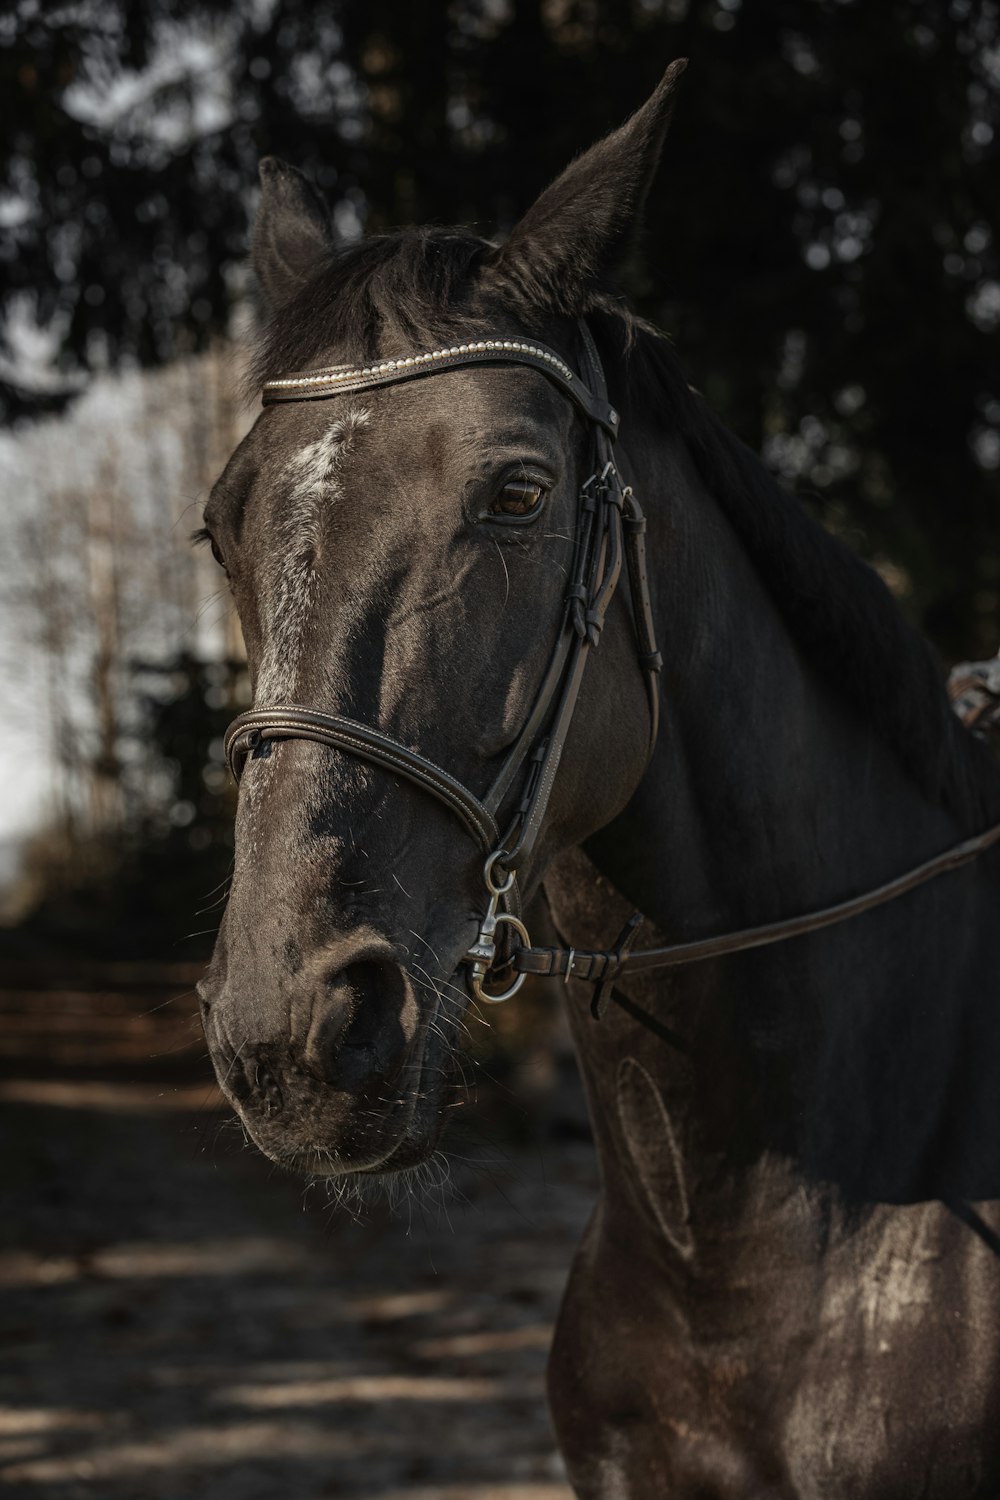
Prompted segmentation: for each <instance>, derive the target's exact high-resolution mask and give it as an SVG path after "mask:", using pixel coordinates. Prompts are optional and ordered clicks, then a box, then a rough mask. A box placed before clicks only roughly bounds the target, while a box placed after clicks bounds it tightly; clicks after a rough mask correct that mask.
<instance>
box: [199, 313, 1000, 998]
mask: <svg viewBox="0 0 1000 1500" xmlns="http://www.w3.org/2000/svg"><path fill="white" fill-rule="evenodd" d="M578 328H579V333H580V339H581V343H582V347H583V354H584V366H585V369H586V374H587V380H586V381H584V380H582V379H581V378H580V376H579V375H578V374H577V373H576V372H575V371H574V370H573V369H572V368H571V367H570V365H569V364H568V363H567V362H566V361H565V360H564V359H563V358H562V356H561V355H559V354H556V353H555V352H554V351H553V350H551V349H548V348H546V346H545V345H544V344H540V343H538V342H537V341H535V340H530V341H529V340H523V339H483V340H479V341H473V342H469V343H465V344H458V345H454V346H452V347H449V348H444V349H438V350H434V351H432V352H430V353H424V354H415V355H411V356H407V357H404V358H402V359H396V360H385V361H383V362H381V363H376V364H373V365H370V366H364V367H361V368H351V367H349V366H344V365H338V366H330V367H328V368H326V369H320V370H309V371H303V372H300V373H298V374H293V375H289V376H286V377H284V378H283V379H281V380H272V381H269V382H268V383H267V384H266V385H265V387H264V390H263V401H264V404H265V405H271V404H274V403H277V402H283V401H314V400H320V399H324V398H328V397H331V396H336V395H341V394H346V393H348V392H356V391H362V390H368V389H371V388H376V387H382V386H388V385H397V384H400V383H401V382H403V381H409V380H415V379H419V378H421V377H422V376H425V375H431V374H436V373H438V372H440V371H444V370H452V369H459V368H466V367H469V366H474V365H481V364H485V365H498V364H512V365H520V366H528V367H529V368H532V369H536V370H538V371H540V373H541V374H543V375H545V376H546V377H547V378H548V379H549V380H550V381H551V382H552V383H553V384H554V385H555V386H556V387H557V388H558V389H559V390H560V391H561V392H562V393H563V394H564V395H565V396H567V397H568V399H569V400H570V401H572V402H573V404H574V405H575V406H576V407H577V409H578V410H579V411H580V412H581V414H582V415H583V417H584V418H585V419H586V421H587V422H588V423H589V424H590V427H591V430H592V433H593V453H594V459H593V473H592V474H591V475H590V478H589V479H587V480H586V481H585V482H584V484H583V485H582V487H581V490H580V496H579V504H578V514H577V527H576V537H575V545H574V554H573V563H572V568H571V572H570V583H569V587H568V589H567V592H566V596H565V601H564V606H563V618H562V624H561V628H560V632H559V637H558V640H557V643H556V647H555V650H554V652H553V655H552V658H551V661H550V663H549V667H548V670H547V671H546V674H545V677H544V679H543V681H542V683H541V685H540V687H539V690H538V694H537V696H536V699H535V702H534V705H533V707H532V709H531V712H530V713H529V715H528V718H527V720H526V721H525V724H524V726H523V728H522V730H521V733H520V734H519V735H518V738H517V740H516V742H515V744H514V745H513V747H512V748H511V750H510V751H509V753H508V755H507V758H506V760H505V761H504V764H503V766H502V767H501V769H500V771H499V773H498V775H497V777H496V779H495V780H494V782H493V785H492V786H491V787H490V789H489V791H488V792H487V793H486V795H485V796H484V797H483V798H482V799H480V798H478V797H476V796H475V794H474V793H472V792H470V791H469V790H468V788H467V787H465V786H463V784H462V783H461V782H460V781H459V780H458V779H457V778H456V777H454V776H452V775H451V774H450V772H448V771H446V770H444V769H443V768H442V767H440V766H438V765H436V764H435V763H434V762H433V761H431V760H429V759H428V758H427V757H426V756H423V755H421V754H420V753H419V751H416V750H414V749H412V748H410V747H408V746H406V745H403V744H401V743H400V742H399V741H398V740H395V739H393V738H392V736H391V735H388V734H385V733H384V732H383V731H382V730H380V729H373V728H371V727H370V726H368V725H366V724H359V723H357V722H356V721H355V720H353V719H347V718H344V717H342V716H340V715H336V714H327V713H323V712H321V711H319V710H317V709H308V708H301V707H298V706H296V705H276V706H274V707H271V708H260V709H251V710H250V711H249V712H247V713H244V714H240V715H239V716H238V717H237V718H236V719H234V720H233V722H232V723H231V724H230V726H229V728H228V730H227V731H226V738H225V750H226V758H227V760H228V763H229V765H230V768H231V770H232V772H233V775H234V776H235V777H236V779H237V780H239V778H240V775H241V774H242V771H243V767H244V765H245V764H246V760H247V758H248V756H250V755H252V754H253V753H254V752H255V751H257V750H258V748H259V747H260V746H261V745H262V744H263V743H264V742H265V741H271V740H287V739H306V740H312V741H314V742H316V743H318V744H323V745H328V746H330V747H331V748H333V749H336V750H341V751H345V752H346V753H348V754H351V755H354V756H357V757H358V758H360V759H362V760H366V761H368V762H370V763H371V764H373V765H376V766H379V767H381V768H382V769H383V770H386V771H389V772H390V773H392V774H393V775H397V776H402V777H404V778H405V779H407V780H409V781H411V782H412V783H414V785H416V786H418V787H420V788H421V789H422V790H423V791H425V792H427V793H429V794H430V795H431V796H433V797H436V798H437V800H438V801H440V802H441V803H443V804H444V806H446V807H447V808H448V809H449V810H450V811H451V812H452V813H453V814H454V815H455V816H456V817H457V818H458V819H459V821H460V822H461V823H462V824H463V826H464V827H465V829H466V830H467V832H468V833H469V834H470V835H471V836H472V837H473V838H474V839H475V840H476V842H477V843H478V844H479V846H480V849H481V850H482V851H483V852H484V853H485V854H486V861H485V865H484V868H483V878H484V882H485V885H486V890H487V893H488V903H487V910H486V912H485V913H484V916H483V918H482V921H481V924H480V931H479V936H478V938H477V940H476V942H475V943H474V944H473V945H472V947H471V948H470V949H469V951H468V953H467V954H466V955H465V959H464V962H466V963H467V964H468V965H469V966H470V973H469V982H470V988H471V989H472V992H473V994H474V995H476V996H477V998H479V999H482V1000H487V1001H490V1002H491V1003H495V1002H498V1001H501V1000H507V999H509V998H510V996H511V995H513V994H515V993H516V992H517V990H518V989H520V987H521V985H522V984H523V983H524V981H525V979H526V978H527V976H528V975H529V974H535V975H540V976H549V977H552V976H561V977H562V979H563V980H564V982H565V981H567V980H569V979H581V980H585V981H587V982H589V983H591V984H593V985H594V986H595V990H594V995H593V1000H592V1003H591V1011H592V1013H593V1014H594V1016H600V1014H601V1008H602V1005H603V1002H604V999H605V998H606V997H610V998H611V999H613V1000H618V999H619V997H618V996H616V994H615V991H614V988H613V986H614V984H615V983H616V982H617V981H618V980H619V979H620V978H621V977H622V976H623V975H626V974H629V973H641V972H646V971H649V970H653V969H667V968H676V967H679V966H680V965H683V964H692V963H699V962H702V961H704V960H705V959H710V958H719V957H722V956H724V955H726V954H731V953H743V952H746V951H748V950H749V949H752V948H761V947H765V946H767V945H769V944H771V943H779V942H783V941H785V940H786V939H788V938H793V937H798V936H801V935H803V934H805V933H810V932H818V931H821V930H822V929H823V928H826V927H832V926H834V925H835V924H837V923H840V922H846V921H848V920H849V919H850V918H851V917H856V916H860V915H861V914H862V913H863V912H866V911H870V910H872V909H873V908H874V907H877V906H882V905H884V904H885V903H886V902H888V901H894V900H895V899H896V898H897V897H899V896H902V895H905V894H906V892H908V891H911V890H914V889H915V888H916V887H917V886H920V885H923V884H924V883H925V882H926V881H928V880H933V879H935V878H936V877H937V876H939V875H943V874H946V873H948V872H949V871H952V870H958V869H960V868H962V867H963V866H964V865H966V864H969V863H970V862H971V861H972V860H974V859H976V858H977V857H978V856H979V855H980V854H983V853H985V852H986V851H987V850H988V849H991V848H993V847H994V846H995V845H996V844H998V843H1000V824H997V825H995V826H994V827H992V828H989V829H987V830H986V831H985V832H984V833H981V834H979V835H978V836H977V837H975V838H970V839H966V840H965V841H964V842H963V843H960V844H957V845H955V846H954V847H953V848H951V849H948V850H946V851H945V852H944V853H942V854H939V855H937V856H936V857H935V858H933V859H930V860H927V861H926V862H925V863H923V864H921V865H918V866H916V867H915V868H914V869H912V870H910V871H908V872H907V873H906V874H904V875H901V876H899V877H897V878H896V879H894V880H890V881H888V882H887V883H885V884H884V885H880V886H878V887H876V888H875V889H873V890H870V891H868V892H866V893H864V894H863V895H860V896H854V897H852V898H850V899H849V900H846V901H839V902H837V903H835V904H834V905H832V906H826V907H822V908H821V909H819V910H817V911H812V912H806V913H803V914H802V915H799V916H796V917H790V918H787V919H785V920H783V921H780V922H768V923H765V924H763V925H761V926H758V927H750V928H745V929H743V930H741V931H737V932H728V933H722V934H720V935H718V936H716V937H710V938H703V939H699V940H697V941H694V942H683V943H672V944H670V945H668V946H666V947H662V948H647V949H642V950H639V951H633V949H632V944H633V942H634V941H635V938H636V936H637V934H638V931H639V928H640V927H641V925H642V923H643V921H644V920H645V919H644V917H643V915H642V913H641V912H635V913H634V914H633V915H632V916H631V917H630V918H629V920H628V922H627V923H626V925H625V927H624V929H623V931H622V932H621V934H620V935H619V938H618V940H617V942H616V944H615V946H614V947H613V948H612V949H609V950H607V951H593V950H584V949H576V948H537V947H533V946H532V944H531V940H530V938H529V936H528V933H527V931H526V929H525V927H524V924H523V922H522V921H521V920H520V915H519V898H518V892H517V885H516V871H517V869H518V868H519V867H523V865H524V863H525V861H526V860H527V859H528V858H529V857H530V855H531V853H532V852H533V850H534V848H535V845H536V843H537V840H538V837H539V834H540V832H541V829H542V826H543V823H544V818H545V813H546V810H547V807H548V802H549V797H550V794H551V791H552V787H553V784H554V782H555V778H556V774H557V772H558V769H559V763H560V760H561V758H562V752H563V748H564V746H565V743H566V738H567V736H568V733H569V729H570V725H571V723H572V719H573V712H574V710H575V708H576V703H577V699H578V696H579V692H580V686H581V683H582V679H583V672H584V668H585V666H586V663H587V659H588V657H589V655H590V652H591V651H592V650H594V649H595V648H596V646H597V645H598V644H599V642H600V638H601V632H602V630H603V628H604V622H605V618H606V615H607V611H608V608H609V606H610V604H611V600H612V598H613V596H614V593H615V590H616V588H617V585H618V581H619V578H620V575H621V571H622V566H623V563H624V565H625V567H626V569H627V572H628V578H629V589H630V593H631V600H632V615H633V622H634V627H635V634H636V642H637V646H638V660H639V666H640V668H641V669H642V671H643V674H644V677H645V681H646V689H647V696H648V703H649V729H650V732H649V757H650V758H651V757H652V753H653V749H654V747H655V744H656V738H657V732H658V726H659V691H658V681H657V677H658V673H659V672H660V670H661V667H662V664H663V663H662V657H661V655H660V652H659V651H658V649H657V645H656V635H655V628H654V623H653V611H652V604H651V600H650V594H649V581H648V574H647V568H646V556H645V530H646V522H645V518H644V517H643V514H642V510H641V508H640V506H639V503H638V501H637V500H636V498H635V496H634V495H633V493H632V490H631V487H629V486H623V485H622V483H621V480H620V477H619V475H618V472H617V470H616V468H615V465H614V461H613V456H612V455H613V444H614V441H615V438H616V437H617V435H618V429H619V416H618V413H617V411H616V410H615V409H614V407H613V406H612V405H611V404H610V402H609V401H608V395H607V388H606V384H605V379H604V370H603V367H602V364H601V360H600V356H599V354H598V351H597V348H596V346H595V344H594V341H593V337H592V335H591V333H590V329H589V328H588V327H587V325H586V323H585V322H584V321H583V320H581V321H580V323H579V324H578ZM519 776H521V777H522V794H521V797H520V799H519V801H518V803H517V805H516V807H515V808H514V809H513V812H512V814H511V820H510V822H509V824H508V825H507V827H506V830H505V832H504V833H503V836H502V837H501V834H500V825H499V824H498V822H497V817H498V815H499V811H500V808H501V806H502V804H503V803H504V801H505V799H506V798H507V796H508V794H509V793H510V791H511V789H512V787H513V786H514V784H515V782H516V781H517V778H518V777H519ZM503 925H507V926H509V927H510V928H511V929H512V931H513V933H515V934H516V936H517V938H518V939H519V943H520V945H519V946H516V947H514V948H513V949H512V950H511V951H508V953H507V956H506V957H505V958H504V959H502V960H500V959H499V954H498V947H497V930H498V928H500V927H502V926H503ZM500 972H507V973H509V974H513V975H515V976H516V977H514V978H513V981H512V982H511V983H510V984H509V986H508V987H507V988H506V989H505V990H503V992H502V993H499V994H497V993H490V992H489V991H488V990H487V989H486V988H485V987H484V984H485V981H486V979H487V978H488V977H489V976H491V975H492V976H494V977H495V976H496V975H497V974H498V973H500ZM620 1003H623V1004H624V1001H622V1002H620ZM626 1008H627V1007H626Z"/></svg>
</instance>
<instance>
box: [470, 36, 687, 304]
mask: <svg viewBox="0 0 1000 1500" xmlns="http://www.w3.org/2000/svg"><path fill="white" fill-rule="evenodd" d="M686 67H687V59H686V58H680V59H679V60H678V61H677V62H673V63H671V64H670V67H669V68H668V69H667V71H666V73H665V74H664V75H663V77H662V79H661V80H660V82H659V84H658V85H657V87H656V89H655V90H654V92H653V93H652V94H651V95H650V97H649V98H648V99H647V100H646V103H645V104H644V105H643V106H642V108H641V109H638V110H637V111H636V112H635V114H634V115H632V117H631V118H630V119H628V120H626V121H625V124H624V125H621V126H619V128H618V129H617V130H613V131H612V132H611V134H610V135H607V136H605V137H604V139H603V140H601V141H598V142H597V144H596V145H595V146H591V148H590V150H589V151H585V152H584V153H583V155H582V156H578V157H577V158H576V160H575V161H574V162H571V163H570V165H569V166H568V167H567V168H566V170H565V171H564V172H563V173H562V174H561V176H559V177H557V178H556V180H555V182H553V183H552V184H551V186H549V187H547V188H546V189H545V191H544V192H543V193H542V194H541V196H540V197H539V198H537V199H536V200H535V202H534V204H533V205H532V207H531V208H529V209H528V212H527V213H526V214H525V215H524V217H523V219H521V220H520V222H519V223H518V224H517V225H516V226H515V227H514V229H513V231H512V233H511V235H510V238H509V239H508V240H507V242H506V244H504V245H502V246H501V247H500V249H499V250H498V251H496V252H495V253H494V255H493V257H492V266H493V268H494V272H495V274H497V275H498V276H499V277H500V278H501V279H503V280H506V281H507V282H509V283H512V284H513V285H514V286H515V287H516V288H517V290H518V291H519V292H520V293H521V294H522V295H523V296H525V297H526V298H527V299H528V301H529V302H530V303H532V304H534V305H541V306H544V307H546V308H549V309H552V310H553V311H558V312H564V313H569V314H570V315H571V316H574V317H575V316H577V315H578V314H579V313H581V312H584V311H585V310H586V307H587V304H588V301H589V296H590V294H591V293H592V292H593V291H594V290H596V288H597V287H598V286H599V285H600V284H601V282H603V281H604V280H605V279H606V278H607V277H608V276H609V274H610V273H611V271H613V270H614V268H615V265H616V263H617V262H618V261H619V260H620V259H621V258H622V256H623V254H624V253H625V251H626V250H627V248H628V244H629V241H630V240H631V238H632V236H633V234H634V233H635V231H636V230H637V228H638V226H639V222H640V220H641V216H642V206H643V203H644V201H645V197H646V193H647V192H648V191H649V185H650V183H651V182H652V180H653V175H654V173H655V171H656V167H657V163H658V162H659V159H660V151H661V150H662V148H663V142H664V138H665V137H666V133H667V126H668V125H669V124H670V116H671V113H672V111H673V106H674V98H675V94H676V90H677V83H678V80H679V79H680V76H681V74H682V73H683V72H684V69H685V68H686Z"/></svg>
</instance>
